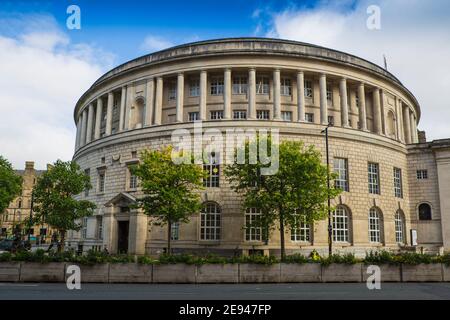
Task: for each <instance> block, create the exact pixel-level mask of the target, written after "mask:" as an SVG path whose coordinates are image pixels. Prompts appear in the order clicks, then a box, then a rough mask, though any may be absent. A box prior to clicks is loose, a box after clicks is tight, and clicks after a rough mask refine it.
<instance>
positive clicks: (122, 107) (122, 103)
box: [119, 86, 127, 132]
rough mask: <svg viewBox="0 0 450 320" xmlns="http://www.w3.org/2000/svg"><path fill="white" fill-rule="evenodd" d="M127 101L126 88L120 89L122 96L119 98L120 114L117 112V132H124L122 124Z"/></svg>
mask: <svg viewBox="0 0 450 320" xmlns="http://www.w3.org/2000/svg"><path fill="white" fill-rule="evenodd" d="M126 101H127V87H125V86H123V87H122V95H121V96H120V112H119V117H120V118H119V132H121V131H123V130H124V126H123V122H124V118H125V103H126Z"/></svg>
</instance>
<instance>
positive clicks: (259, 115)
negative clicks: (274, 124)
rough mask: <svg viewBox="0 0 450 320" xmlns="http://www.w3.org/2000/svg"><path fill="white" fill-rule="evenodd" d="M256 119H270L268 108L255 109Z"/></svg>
mask: <svg viewBox="0 0 450 320" xmlns="http://www.w3.org/2000/svg"><path fill="white" fill-rule="evenodd" d="M256 119H259V120H269V119H270V112H269V110H256Z"/></svg>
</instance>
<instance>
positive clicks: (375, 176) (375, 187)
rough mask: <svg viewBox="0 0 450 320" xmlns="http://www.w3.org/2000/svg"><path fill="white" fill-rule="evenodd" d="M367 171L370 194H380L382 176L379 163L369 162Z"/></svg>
mask: <svg viewBox="0 0 450 320" xmlns="http://www.w3.org/2000/svg"><path fill="white" fill-rule="evenodd" d="M367 171H368V177H369V180H368V181H369V193H371V194H380V174H379V166H378V163H373V162H369V164H368V170H367Z"/></svg>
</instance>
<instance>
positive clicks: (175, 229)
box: [170, 222, 180, 240]
mask: <svg viewBox="0 0 450 320" xmlns="http://www.w3.org/2000/svg"><path fill="white" fill-rule="evenodd" d="M170 233H171V235H170V240H179V238H180V223H179V222H173V223H172V225H171V228H170Z"/></svg>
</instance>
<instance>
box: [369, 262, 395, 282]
mask: <svg viewBox="0 0 450 320" xmlns="http://www.w3.org/2000/svg"><path fill="white" fill-rule="evenodd" d="M369 266H370V265H369V264H363V265H362V278H363V281H364V282H366V281H367V278H368V277H370V276H371V275H372V273H371V274H368V273H367V268H368V267H369ZM378 267H380V272H381V282H401V281H402V273H401V270H400V265H393V264H392V265H391V264H380V265H378Z"/></svg>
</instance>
